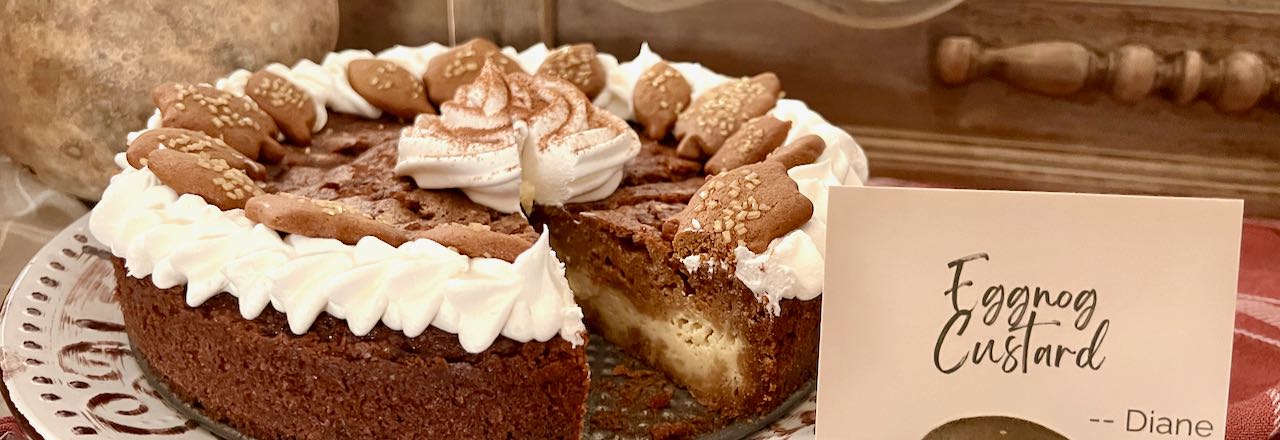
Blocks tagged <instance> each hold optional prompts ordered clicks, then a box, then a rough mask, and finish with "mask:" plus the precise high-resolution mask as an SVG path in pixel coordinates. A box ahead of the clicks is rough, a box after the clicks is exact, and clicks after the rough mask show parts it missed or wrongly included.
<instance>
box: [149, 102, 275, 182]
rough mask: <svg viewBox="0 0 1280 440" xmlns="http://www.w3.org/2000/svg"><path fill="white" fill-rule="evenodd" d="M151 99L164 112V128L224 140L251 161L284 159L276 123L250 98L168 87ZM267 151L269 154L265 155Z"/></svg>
mask: <svg viewBox="0 0 1280 440" xmlns="http://www.w3.org/2000/svg"><path fill="white" fill-rule="evenodd" d="M151 99H152V101H154V102H155V104H156V107H157V108H159V109H160V116H161V123H160V125H162V126H165V127H172V128H186V129H190V130H196V131H200V132H203V133H205V134H207V135H209V136H213V137H216V138H221V139H222V140H223V142H226V143H227V145H230V146H231V148H235V149H236V151H239V152H240V153H242V154H244V155H245V156H247V157H248V158H250V159H255V160H259V161H263V162H269V163H273V162H274V161H278V160H279V159H280V158H281V157H283V156H284V147H281V146H280V144H279V143H278V142H276V135H277V134H279V132H280V131H279V129H278V128H277V127H276V123H275V120H273V119H271V116H268V115H267V113H266V112H264V111H262V109H261V108H259V107H258V104H257V103H254V102H253V100H251V99H249V98H246V97H243V96H236V95H233V94H231V93H229V92H226V91H222V90H218V89H215V88H213V86H208V85H198V86H193V85H190V84H178V83H166V84H162V85H160V86H159V87H156V88H155V90H153V91H152V94H151ZM264 149H266V150H268V151H267V152H266V154H261V153H262V152H263V150H264Z"/></svg>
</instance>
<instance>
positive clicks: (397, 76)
mask: <svg viewBox="0 0 1280 440" xmlns="http://www.w3.org/2000/svg"><path fill="white" fill-rule="evenodd" d="M347 81H348V82H350V83H351V88H352V89H354V90H355V91H356V93H358V94H360V96H361V97H363V98H364V99H365V100H366V101H369V103H370V104H373V106H374V107H377V108H379V109H382V110H383V111H385V112H387V113H391V114H393V115H396V116H398V117H400V118H402V119H408V120H412V119H413V118H414V117H415V116H417V115H418V114H419V113H430V114H435V113H436V109H435V108H434V107H432V106H431V103H430V102H427V93H426V91H425V89H424V87H423V85H422V80H420V79H418V78H414V77H413V74H412V73H409V71H408V70H405V68H403V67H400V66H398V65H396V64H395V63H393V62H390V61H386V60H355V61H352V62H351V64H348V65H347Z"/></svg>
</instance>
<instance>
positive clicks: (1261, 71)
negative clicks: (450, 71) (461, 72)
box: [339, 0, 1280, 217]
mask: <svg viewBox="0 0 1280 440" xmlns="http://www.w3.org/2000/svg"><path fill="white" fill-rule="evenodd" d="M907 1H909V0H907ZM637 3H641V1H640V0H607V1H605V0H506V1H501V0H479V1H477V0H468V1H457V2H456V4H455V5H454V13H455V15H454V33H455V35H457V37H458V38H459V39H466V38H470V37H473V36H484V37H487V38H491V39H494V40H496V41H498V42H500V43H503V44H509V45H514V46H516V47H521V48H523V47H525V46H527V45H529V44H532V43H535V42H538V41H546V42H549V43H555V42H557V41H559V42H578V41H589V42H593V43H595V44H596V46H597V47H599V48H600V49H601V50H603V51H606V52H610V53H614V54H616V55H618V57H619V58H620V59H622V60H626V59H629V58H630V57H631V56H633V55H634V54H635V53H636V51H637V48H638V47H639V46H640V43H642V42H645V41H647V42H648V43H649V44H650V45H651V46H652V47H653V48H654V50H655V51H657V52H658V53H660V54H662V55H663V56H665V57H667V58H673V59H677V60H698V61H701V62H703V63H704V64H706V65H708V66H709V67H711V68H713V69H716V70H718V71H721V72H725V73H729V74H738V75H747V74H753V73H757V72H760V71H765V70H772V71H774V72H776V73H777V74H778V75H779V76H780V77H781V78H782V80H783V86H784V88H785V90H786V92H787V94H788V96H791V97H795V98H798V99H802V100H804V101H806V102H808V103H809V104H810V105H811V106H812V107H814V108H815V109H817V110H818V111H820V112H822V113H823V114H824V115H825V116H827V118H828V119H831V120H832V121H833V122H836V123H838V124H840V125H841V126H843V127H844V128H846V129H847V130H849V131H850V132H852V133H853V134H854V135H855V137H856V138H857V140H858V142H859V143H860V144H861V145H862V146H863V147H864V148H865V149H866V150H867V153H868V155H869V157H870V159H871V170H872V175H873V176H884V177H895V178H904V179H911V180H918V181H927V182H936V183H940V184H946V185H954V186H959V187H970V188H997V189H1023V190H1044V191H1083V192H1108V193H1128V194H1161V195H1184V196H1201V197H1232V198H1243V199H1245V200H1246V210H1247V212H1248V213H1249V215H1254V216H1266V217H1280V44H1276V43H1278V42H1280V2H1269V1H1257V0H1253V1H1248V0H1246V1H1241V0H1035V1H1033V0H966V1H964V2H963V3H961V4H960V5H958V6H954V7H953V8H951V9H945V8H943V10H945V12H941V11H934V12H933V13H938V12H940V15H937V16H935V17H933V18H931V19H928V20H925V21H923V22H919V23H917V24H912V25H908V26H905V27H895V28H888V29H866V28H865V26H863V27H851V26H850V25H849V23H848V20H841V19H840V18H841V16H840V14H842V11H841V10H840V9H839V6H840V4H841V2H840V0H714V1H708V0H656V1H653V2H649V3H647V4H646V5H647V7H645V5H642V6H641V9H647V10H645V11H642V10H638V9H636V8H635V7H636V4H637ZM374 4H375V2H370V1H361V0H344V1H343V2H342V3H341V13H342V19H343V31H342V33H341V35H340V37H339V46H340V47H367V48H371V49H375V50H376V49H379V48H382V47H387V46H389V45H391V44H394V43H404V44H420V43H425V42H427V41H447V40H448V37H449V23H448V18H447V14H446V12H447V10H448V9H449V4H448V2H447V1H446V0H438V1H426V2H417V1H397V2H392V3H383V2H376V4H377V5H380V6H377V7H374V6H373V5H374ZM655 5H656V6H655ZM815 5H816V6H815ZM823 5H826V6H830V7H828V8H826V9H824V8H823ZM833 5H834V6H833ZM946 6H949V5H946ZM650 10H664V11H666V12H650ZM844 12H847V11H844ZM855 24H856V23H855Z"/></svg>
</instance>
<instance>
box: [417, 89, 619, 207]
mask: <svg viewBox="0 0 1280 440" xmlns="http://www.w3.org/2000/svg"><path fill="white" fill-rule="evenodd" d="M639 151H640V139H639V138H638V137H637V135H636V133H635V131H633V130H631V129H630V127H628V126H627V124H626V122H625V121H623V120H622V119H620V118H618V117H617V116H614V115H612V114H609V113H608V112H605V111H602V110H600V109H598V108H596V107H595V106H594V105H592V104H591V101H589V100H588V99H587V98H586V96H585V95H583V93H582V92H581V91H580V90H578V89H577V88H576V87H574V86H573V85H572V84H569V83H568V82H565V81H562V80H559V79H554V78H547V77H542V76H531V75H528V74H524V73H511V74H504V73H502V71H501V70H500V69H498V68H497V67H495V66H492V65H486V66H485V67H484V68H483V69H482V71H481V73H480V75H479V76H478V77H477V78H476V80H475V82H473V83H471V84H470V85H467V86H464V87H462V88H460V89H458V92H457V95H456V96H455V98H454V99H453V100H452V101H449V102H446V103H444V104H443V105H441V107H440V115H439V116H436V115H419V116H418V118H417V120H416V121H415V122H414V125H413V126H412V127H409V128H406V129H405V130H404V131H403V132H402V133H401V136H400V143H399V150H398V159H397V162H396V173H397V174H401V175H408V176H411V177H413V179H414V181H415V182H416V183H417V184H418V186H419V187H421V188H461V189H462V191H463V192H464V193H466V194H467V196H468V197H470V198H471V199H472V200H473V201H475V202H477V203H480V204H483V205H485V206H488V207H490V208H493V209H496V210H499V211H502V212H514V211H516V210H518V209H519V203H520V199H521V188H520V185H521V181H522V180H523V182H524V183H525V184H526V188H528V190H526V193H527V195H528V196H530V198H531V199H532V201H535V202H537V203H540V204H547V205H559V204H563V203H566V202H580V201H591V200H599V199H602V198H604V197H607V196H608V195H609V194H612V193H613V191H614V190H616V189H617V187H618V184H619V183H620V182H621V180H622V175H623V165H625V164H626V163H627V162H628V161H630V160H631V159H632V158H633V157H635V155H636V154H637V153H639Z"/></svg>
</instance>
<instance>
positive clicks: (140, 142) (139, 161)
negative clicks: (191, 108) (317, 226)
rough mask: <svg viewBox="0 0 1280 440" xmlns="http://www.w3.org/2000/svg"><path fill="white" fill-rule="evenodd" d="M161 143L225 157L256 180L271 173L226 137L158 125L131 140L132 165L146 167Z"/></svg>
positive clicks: (208, 156)
mask: <svg viewBox="0 0 1280 440" xmlns="http://www.w3.org/2000/svg"><path fill="white" fill-rule="evenodd" d="M161 145H163V146H164V147H165V148H169V149H172V150H178V151H181V152H183V153H191V154H195V155H199V156H204V157H205V158H206V159H222V160H223V161H225V162H226V163H227V165H230V166H231V167H232V168H235V169H238V170H240V171H244V173H245V174H247V175H248V176H249V177H251V178H253V179H254V180H262V179H265V178H266V177H267V167H264V166H262V164H260V163H257V162H254V161H253V160H250V159H249V158H248V157H245V155H243V154H240V152H239V151H236V149H234V148H231V147H230V146H228V145H227V144H226V143H225V142H222V139H218V138H216V137H212V136H209V135H207V134H204V133H201V132H198V131H194V130H187V129H185V128H156V129H151V130H147V131H144V132H142V134H140V135H138V137H137V138H136V139H134V140H133V142H130V143H129V149H128V150H127V151H125V158H127V159H128V160H129V165H132V166H133V167H134V168H137V169H142V167H145V166H147V162H148V161H147V156H149V155H151V152H153V151H156V150H157V149H159V148H160V146H161Z"/></svg>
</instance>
